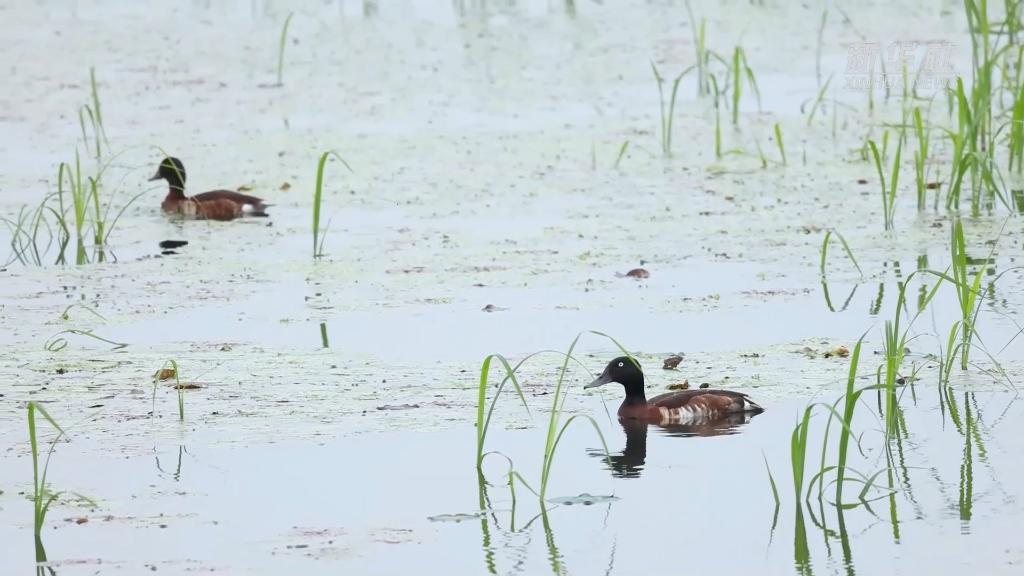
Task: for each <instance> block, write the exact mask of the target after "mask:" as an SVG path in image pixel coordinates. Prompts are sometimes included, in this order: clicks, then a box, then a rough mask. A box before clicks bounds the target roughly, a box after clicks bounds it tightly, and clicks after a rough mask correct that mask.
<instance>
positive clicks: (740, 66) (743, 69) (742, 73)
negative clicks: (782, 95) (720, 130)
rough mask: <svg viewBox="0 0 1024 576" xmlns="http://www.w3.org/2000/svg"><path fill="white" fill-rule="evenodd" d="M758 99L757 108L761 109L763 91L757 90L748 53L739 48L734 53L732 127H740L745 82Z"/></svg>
mask: <svg viewBox="0 0 1024 576" xmlns="http://www.w3.org/2000/svg"><path fill="white" fill-rule="evenodd" d="M744 79H746V81H747V86H749V87H750V89H751V90H752V91H753V92H754V95H755V96H756V97H757V108H758V109H759V110H760V108H761V91H760V90H759V89H758V88H757V79H756V78H755V77H754V71H753V70H752V69H751V68H750V64H749V63H748V62H747V53H746V52H744V51H743V48H741V47H740V46H737V47H736V48H735V49H734V50H733V53H732V125H733V126H739V113H740V95H741V94H742V93H743V80H744Z"/></svg>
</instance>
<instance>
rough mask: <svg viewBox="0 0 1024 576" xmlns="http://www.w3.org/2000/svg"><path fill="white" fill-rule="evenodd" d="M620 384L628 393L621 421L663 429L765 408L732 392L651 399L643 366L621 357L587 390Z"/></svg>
mask: <svg viewBox="0 0 1024 576" xmlns="http://www.w3.org/2000/svg"><path fill="white" fill-rule="evenodd" d="M609 382H618V383H619V384H622V387H623V388H624V389H625V392H626V399H625V400H623V402H622V405H621V406H619V412H618V414H619V420H639V421H644V422H648V423H650V424H657V425H659V426H673V425H680V424H699V423H702V422H708V423H710V422H713V421H715V420H721V419H726V418H730V417H731V416H733V415H736V414H759V413H761V412H763V411H764V408H762V407H761V406H759V405H758V404H757V403H756V402H754V401H753V400H751V399H750V398H749V397H748V396H747V395H746V394H743V393H742V392H734V391H732V390H712V389H708V388H702V389H698V390H677V391H674V392H669V393H667V394H659V395H657V396H655V397H653V398H651V399H649V400H648V399H647V395H646V394H645V393H644V373H643V370H642V369H641V368H640V363H639V362H637V361H636V360H635V359H633V358H630V357H628V356H621V357H619V358H616V359H614V360H612V361H611V362H609V363H608V366H606V367H605V369H604V372H602V373H601V375H600V376H598V377H597V378H595V379H594V381H593V382H591V383H590V384H587V385H586V386H585V387H584V388H596V387H598V386H603V385H604V384H608V383H609Z"/></svg>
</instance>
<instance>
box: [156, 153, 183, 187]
mask: <svg viewBox="0 0 1024 576" xmlns="http://www.w3.org/2000/svg"><path fill="white" fill-rule="evenodd" d="M154 180H167V181H168V182H170V183H171V184H175V183H177V184H181V185H184V184H185V165H184V164H182V163H181V160H178V159H177V158H174V157H171V156H168V157H167V158H164V159H163V160H162V161H161V162H160V165H159V166H157V168H156V174H153V177H152V178H150V179H149V181H150V182H152V181H154Z"/></svg>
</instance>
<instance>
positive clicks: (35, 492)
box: [28, 400, 64, 562]
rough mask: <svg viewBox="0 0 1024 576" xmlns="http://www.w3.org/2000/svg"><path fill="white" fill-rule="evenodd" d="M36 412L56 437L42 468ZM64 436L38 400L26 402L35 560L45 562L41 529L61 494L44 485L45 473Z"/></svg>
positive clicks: (62, 430) (58, 425)
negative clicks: (53, 431) (30, 459)
mask: <svg viewBox="0 0 1024 576" xmlns="http://www.w3.org/2000/svg"><path fill="white" fill-rule="evenodd" d="M36 412H38V413H39V414H41V415H42V416H43V418H45V419H46V421H47V422H49V423H50V426H52V427H53V428H54V429H55V430H56V431H57V437H56V438H54V440H53V442H52V443H50V449H49V451H48V452H47V453H46V459H45V460H44V461H43V467H42V470H40V468H39V440H38V435H37V426H36ZM62 436H64V429H63V428H61V427H60V424H58V423H57V421H56V420H54V419H53V417H52V416H50V413H49V412H47V411H46V409H45V408H43V407H42V405H40V404H39V403H38V402H36V401H34V400H32V401H29V403H28V439H29V445H30V447H31V450H32V527H33V534H34V536H35V545H36V562H46V549H45V548H43V540H42V531H43V525H44V524H45V523H46V514H47V512H49V510H50V506H51V505H52V504H53V503H54V502H55V501H56V500H57V499H58V498H60V496H61V493H60V492H51V491H50V489H49V488H48V487H47V485H46V473H47V471H48V470H49V469H50V457H51V456H53V451H54V449H55V448H56V446H57V442H58V441H59V440H60V438H61V437H62Z"/></svg>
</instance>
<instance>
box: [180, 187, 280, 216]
mask: <svg viewBox="0 0 1024 576" xmlns="http://www.w3.org/2000/svg"><path fill="white" fill-rule="evenodd" d="M192 198H193V199H195V200H198V201H199V202H209V201H211V200H228V201H230V202H234V203H235V204H241V205H245V204H248V205H249V206H252V211H253V214H252V215H253V216H266V215H267V214H266V212H264V210H265V209H266V208H267V204H266V203H265V202H264V201H263V199H262V198H259V197H257V196H250V195H248V194H242V193H241V192H235V191H234V190H210V191H209V192H203V193H202V194H196V195H195V196H193V197H192Z"/></svg>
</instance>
